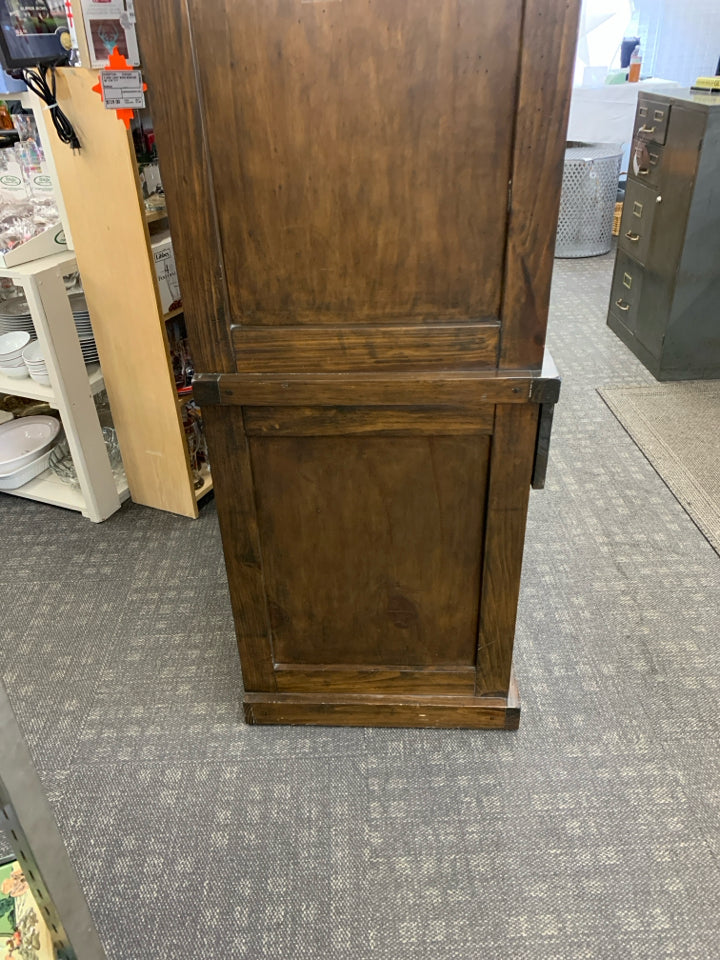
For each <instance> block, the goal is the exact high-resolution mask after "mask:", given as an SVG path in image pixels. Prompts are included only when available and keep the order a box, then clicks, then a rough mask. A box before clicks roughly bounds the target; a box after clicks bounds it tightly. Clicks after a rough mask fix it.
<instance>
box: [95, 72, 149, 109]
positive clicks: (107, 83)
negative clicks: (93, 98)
mask: <svg viewBox="0 0 720 960" xmlns="http://www.w3.org/2000/svg"><path fill="white" fill-rule="evenodd" d="M100 82H101V83H102V91H103V100H104V101H105V109H106V110H142V108H143V107H144V106H145V94H144V92H143V78H142V73H141V72H140V70H102V71H101V72H100Z"/></svg>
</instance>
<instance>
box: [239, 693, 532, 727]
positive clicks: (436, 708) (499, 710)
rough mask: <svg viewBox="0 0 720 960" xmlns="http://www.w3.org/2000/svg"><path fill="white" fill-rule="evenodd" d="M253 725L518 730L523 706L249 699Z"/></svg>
mask: <svg viewBox="0 0 720 960" xmlns="http://www.w3.org/2000/svg"><path fill="white" fill-rule="evenodd" d="M243 707H244V710H245V719H246V721H247V722H248V723H271V724H277V723H287V724H308V725H314V726H324V727H327V726H343V727H426V728H427V727H430V728H450V729H472V730H480V729H491V730H517V728H518V726H519V725H520V703H519V699H518V698H517V696H516V690H514V691H513V692H512V696H511V698H510V699H509V700H508V699H505V698H502V699H500V700H490V699H485V698H480V697H418V696H415V697H410V696H407V697H406V696H400V697H398V696H390V695H385V696H371V695H370V694H367V693H363V694H359V695H357V696H354V695H352V694H345V695H343V696H335V695H333V694H329V693H323V694H319V693H315V694H307V693H275V694H262V693H248V694H246V695H245V700H244V704H243Z"/></svg>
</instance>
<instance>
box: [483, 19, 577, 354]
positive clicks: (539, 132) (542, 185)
mask: <svg viewBox="0 0 720 960" xmlns="http://www.w3.org/2000/svg"><path fill="white" fill-rule="evenodd" d="M579 13H580V2H579V0H525V14H524V20H523V36H522V53H521V59H520V88H519V94H518V105H517V113H516V122H515V145H514V150H513V169H512V180H511V207H510V216H509V221H508V236H507V247H506V260H505V279H504V283H503V290H504V293H503V303H502V308H501V311H500V317H501V320H502V333H501V342H500V364H499V365H500V367H501V368H516V367H529V368H531V369H537V368H539V367H540V365H541V364H542V359H543V346H544V343H545V329H546V327H547V315H548V303H549V300H550V280H551V276H552V267H553V257H554V254H555V228H556V224H557V217H558V209H559V206H560V186H561V183H562V172H563V157H564V155H565V132H566V130H567V122H568V113H569V109H570V87H571V80H572V71H573V62H574V59H575V44H576V38H577V25H578V17H579Z"/></svg>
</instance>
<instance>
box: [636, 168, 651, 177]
mask: <svg viewBox="0 0 720 960" xmlns="http://www.w3.org/2000/svg"><path fill="white" fill-rule="evenodd" d="M649 173H650V170H649V169H648V168H647V167H640V169H639V170H638V176H640V177H646V176H647V175H648V174H649Z"/></svg>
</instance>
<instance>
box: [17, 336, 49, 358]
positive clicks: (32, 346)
mask: <svg viewBox="0 0 720 960" xmlns="http://www.w3.org/2000/svg"><path fill="white" fill-rule="evenodd" d="M22 356H23V360H24V361H25V363H40V361H42V362H43V363H44V362H45V357H44V356H43V352H42V348H41V346H40V341H39V340H33V341H32V343H29V344H28V345H27V346H26V347H25V349H24V350H23V352H22Z"/></svg>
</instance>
